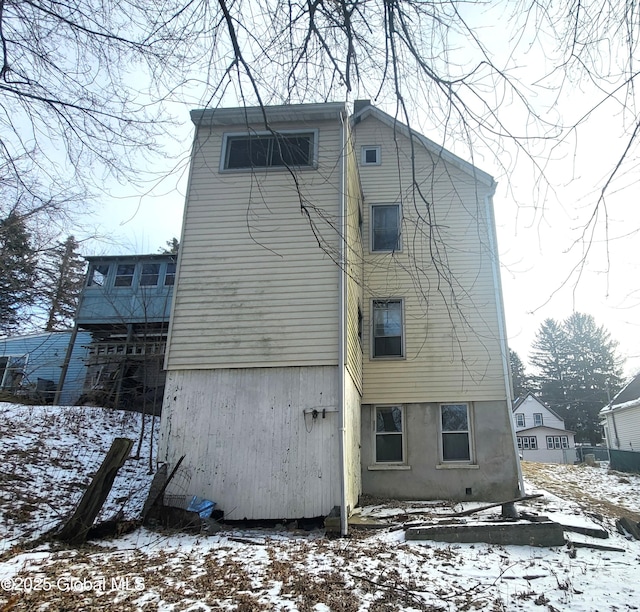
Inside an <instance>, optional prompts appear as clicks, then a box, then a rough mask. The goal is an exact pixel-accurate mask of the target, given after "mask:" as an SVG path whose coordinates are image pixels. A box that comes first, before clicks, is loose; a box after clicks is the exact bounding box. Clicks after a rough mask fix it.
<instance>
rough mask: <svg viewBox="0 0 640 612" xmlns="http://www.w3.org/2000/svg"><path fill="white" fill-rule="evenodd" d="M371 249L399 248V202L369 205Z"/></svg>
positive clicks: (397, 249) (387, 249) (388, 249)
mask: <svg viewBox="0 0 640 612" xmlns="http://www.w3.org/2000/svg"><path fill="white" fill-rule="evenodd" d="M371 250H372V251H399V250H400V204H372V205H371Z"/></svg>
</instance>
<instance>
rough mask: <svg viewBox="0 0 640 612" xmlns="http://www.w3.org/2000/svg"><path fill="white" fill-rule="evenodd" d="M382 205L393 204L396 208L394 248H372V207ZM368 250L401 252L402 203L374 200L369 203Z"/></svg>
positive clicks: (372, 251) (373, 228) (374, 251)
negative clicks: (396, 226)
mask: <svg viewBox="0 0 640 612" xmlns="http://www.w3.org/2000/svg"><path fill="white" fill-rule="evenodd" d="M383 206H395V207H396V208H397V210H398V244H397V248H395V249H375V248H374V240H373V239H374V230H375V227H374V222H373V218H374V213H373V211H374V209H375V208H381V207H383ZM369 252H370V253H401V252H402V205H401V204H400V203H399V202H376V203H375V204H369Z"/></svg>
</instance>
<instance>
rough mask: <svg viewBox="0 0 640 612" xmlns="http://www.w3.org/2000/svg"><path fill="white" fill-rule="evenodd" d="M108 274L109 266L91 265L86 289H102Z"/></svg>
mask: <svg viewBox="0 0 640 612" xmlns="http://www.w3.org/2000/svg"><path fill="white" fill-rule="evenodd" d="M108 274H109V264H91V267H90V268H89V280H88V281H87V286H88V287H102V286H104V284H105V282H106V280H107V275H108Z"/></svg>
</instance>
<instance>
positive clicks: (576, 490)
mask: <svg viewBox="0 0 640 612" xmlns="http://www.w3.org/2000/svg"><path fill="white" fill-rule="evenodd" d="M521 465H522V473H523V475H524V477H525V478H526V479H527V480H528V481H529V482H532V483H533V484H534V485H536V486H537V487H541V488H543V489H545V490H547V491H549V492H550V493H553V494H554V495H557V496H558V497H562V498H564V499H571V500H573V501H575V502H576V503H577V504H578V505H579V506H580V508H581V509H582V510H584V511H585V512H586V513H588V514H600V515H602V516H603V517H606V518H609V519H617V518H620V517H623V516H624V517H626V518H628V519H630V520H632V521H634V522H636V523H637V522H640V513H639V512H635V511H633V510H630V509H629V508H627V507H626V506H625V505H624V504H621V503H615V502H612V501H611V500H609V499H606V498H605V497H604V496H603V495H597V494H594V493H593V491H592V489H591V488H589V486H588V480H589V477H590V476H592V475H593V474H592V473H590V472H589V470H594V469H600V468H592V467H589V466H587V465H565V466H562V468H563V470H564V471H565V472H567V473H568V474H572V475H573V476H575V478H571V479H569V478H561V479H557V477H556V476H552V475H553V474H555V473H557V472H554V470H557V467H558V466H549V464H546V463H535V462H533V461H523V462H522V464H521ZM609 474H610V475H611V476H612V477H614V478H616V479H618V480H621V482H629V481H630V480H637V484H638V488H640V475H637V474H624V475H622V474H619V473H617V472H609ZM582 476H584V477H582ZM594 476H595V475H594ZM585 482H586V483H587V484H585Z"/></svg>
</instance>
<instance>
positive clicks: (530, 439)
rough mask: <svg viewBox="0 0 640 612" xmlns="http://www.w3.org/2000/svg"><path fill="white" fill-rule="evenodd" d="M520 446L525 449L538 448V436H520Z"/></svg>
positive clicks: (518, 438)
mask: <svg viewBox="0 0 640 612" xmlns="http://www.w3.org/2000/svg"><path fill="white" fill-rule="evenodd" d="M517 440H518V448H519V449H525V450H537V448H538V438H536V436H518V437H517Z"/></svg>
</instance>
